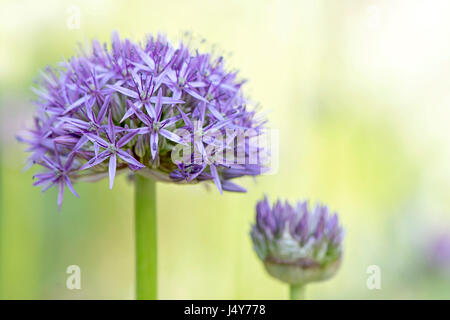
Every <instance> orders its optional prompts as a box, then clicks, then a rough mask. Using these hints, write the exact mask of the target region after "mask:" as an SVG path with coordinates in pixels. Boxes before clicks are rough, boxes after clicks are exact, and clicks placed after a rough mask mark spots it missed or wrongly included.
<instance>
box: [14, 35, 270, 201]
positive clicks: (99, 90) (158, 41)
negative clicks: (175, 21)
mask: <svg viewBox="0 0 450 320" xmlns="http://www.w3.org/2000/svg"><path fill="white" fill-rule="evenodd" d="M242 85H243V81H238V80H237V74H236V72H227V71H226V70H225V68H224V62H223V59H222V57H219V58H213V57H212V56H211V55H210V54H203V53H199V52H198V51H192V50H191V49H189V48H188V47H187V46H185V45H184V44H183V43H180V45H179V46H178V47H173V46H172V45H171V44H170V43H169V42H168V41H167V40H166V39H165V38H164V37H163V36H158V37H156V38H154V37H151V36H149V37H148V38H147V40H146V42H145V43H144V44H143V45H141V44H138V43H133V42H132V41H130V40H128V39H124V40H123V39H120V38H119V36H118V35H117V34H116V33H114V34H113V37H112V47H111V49H108V48H107V46H106V44H104V45H101V44H100V43H99V42H98V41H93V43H92V51H91V52H90V53H89V54H82V55H80V56H77V57H72V58H71V59H70V60H69V61H62V62H60V63H59V64H58V66H57V68H53V69H52V68H50V67H48V68H47V69H46V71H45V72H42V74H41V79H40V81H39V83H38V87H37V88H33V90H34V92H35V93H36V95H37V97H38V98H37V101H36V104H37V106H38V110H37V112H36V114H35V116H34V127H33V128H32V129H30V130H28V131H27V132H26V135H25V136H21V137H19V140H20V141H22V142H25V143H27V144H28V145H29V148H28V151H30V152H32V155H31V157H30V163H31V164H39V165H41V166H42V167H44V168H45V172H43V173H39V174H37V175H36V176H35V178H36V181H35V183H34V185H37V186H43V187H44V190H47V189H48V188H50V187H52V186H58V187H59V197H58V205H59V206H61V203H62V199H63V192H64V188H65V186H67V187H68V188H69V189H70V190H71V191H72V193H74V194H75V195H77V194H76V192H75V190H74V189H73V186H72V181H76V180H81V179H84V180H93V181H95V180H97V179H100V178H103V177H105V176H108V175H109V183H110V188H112V186H113V183H114V178H115V176H116V172H118V171H124V170H128V169H129V170H131V171H133V172H136V173H139V174H142V175H145V176H150V177H152V178H154V179H158V180H163V181H170V182H177V183H195V182H199V181H205V180H210V181H213V182H214V183H215V184H216V186H217V188H218V189H219V191H220V192H222V190H228V191H237V192H243V191H245V189H243V188H242V187H240V186H238V185H236V184H234V183H233V182H231V181H230V179H231V178H235V177H239V176H244V175H258V174H260V173H261V170H262V165H260V163H258V162H257V163H250V162H249V161H246V159H247V158H248V157H249V152H244V157H243V161H241V162H239V163H236V162H231V163H230V162H228V163H226V164H224V163H222V162H218V161H214V159H215V158H214V157H211V146H215V147H216V148H215V149H214V148H213V149H214V150H216V153H225V152H228V153H230V152H231V153H233V152H235V151H236V150H235V149H236V145H235V144H233V143H228V144H226V145H224V144H223V143H222V144H220V143H221V142H218V140H216V139H215V138H214V135H217V134H222V135H225V133H226V132H227V133H229V132H230V131H231V132H234V136H233V135H231V137H232V138H231V139H228V140H227V141H228V142H230V141H229V140H232V141H231V142H233V141H235V140H238V139H239V138H240V136H239V135H240V134H243V132H245V130H247V129H250V130H252V135H253V136H258V135H259V134H260V133H261V132H262V131H263V130H264V124H265V121H264V119H260V118H259V117H257V115H256V112H255V111H254V110H253V111H252V110H249V108H248V107H247V104H248V101H247V100H246V98H245V97H244V95H243V92H242ZM178 132H183V134H178ZM207 133H208V139H200V140H198V139H196V140H195V142H194V136H196V137H198V135H200V137H203V136H205V137H206V134H207ZM244 141H246V142H244V144H246V143H247V144H248V141H249V140H248V139H247V140H245V139H244ZM219 144H220V148H218V147H217V146H218V145H219ZM177 145H182V146H190V147H191V148H192V150H193V151H192V157H194V155H195V157H196V159H195V160H196V161H192V160H193V159H192V157H189V156H188V157H187V158H186V155H184V156H185V157H184V158H183V159H187V160H184V161H173V159H172V157H171V150H172V149H173V148H174V147H175V146H177ZM184 150H185V149H184ZM207 150H208V152H209V153H208V152H207ZM217 150H219V151H217ZM199 157H200V161H198V158H199ZM205 159H206V160H205Z"/></svg>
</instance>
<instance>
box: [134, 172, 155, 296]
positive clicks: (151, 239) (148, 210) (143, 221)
mask: <svg viewBox="0 0 450 320" xmlns="http://www.w3.org/2000/svg"><path fill="white" fill-rule="evenodd" d="M134 201H135V232H136V233H135V236H136V299H138V300H156V299H157V292H158V287H157V285H158V277H157V265H158V263H157V262H158V260H157V253H158V251H157V244H158V242H157V217H156V182H155V181H154V180H151V179H147V178H145V177H142V176H141V175H139V174H136V175H135V191H134Z"/></svg>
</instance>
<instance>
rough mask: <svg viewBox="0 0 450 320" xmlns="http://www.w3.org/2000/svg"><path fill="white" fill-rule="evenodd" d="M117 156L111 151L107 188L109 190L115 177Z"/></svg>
mask: <svg viewBox="0 0 450 320" xmlns="http://www.w3.org/2000/svg"><path fill="white" fill-rule="evenodd" d="M116 166H117V158H116V155H115V154H114V153H113V154H111V156H110V157H109V170H108V172H109V189H110V190H111V189H112V187H113V185H114V178H115V177H116Z"/></svg>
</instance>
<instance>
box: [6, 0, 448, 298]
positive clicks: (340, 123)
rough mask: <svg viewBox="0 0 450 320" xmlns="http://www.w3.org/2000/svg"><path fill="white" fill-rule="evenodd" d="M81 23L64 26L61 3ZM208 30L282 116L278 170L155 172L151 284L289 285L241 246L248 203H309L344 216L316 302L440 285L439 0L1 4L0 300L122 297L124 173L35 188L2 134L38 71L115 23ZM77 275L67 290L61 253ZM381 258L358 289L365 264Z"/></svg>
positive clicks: (442, 48) (17, 119) (444, 106)
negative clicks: (435, 263) (335, 263)
mask: <svg viewBox="0 0 450 320" xmlns="http://www.w3.org/2000/svg"><path fill="white" fill-rule="evenodd" d="M72 6H75V9H77V8H78V9H79V12H80V28H79V29H74V30H71V29H69V28H68V26H67V22H68V19H69V17H70V14H71V12H74V11H70V10H71V9H70V8H71V7H72ZM113 30H118V31H119V32H120V33H121V35H122V36H126V37H131V38H132V39H133V40H141V39H143V38H144V35H145V34H146V33H157V32H159V31H160V32H163V33H166V34H167V35H168V36H169V37H170V38H171V39H172V40H174V41H178V40H179V39H180V37H181V35H182V33H183V32H185V31H190V32H192V33H193V34H195V35H198V36H199V37H204V38H205V39H207V43H208V45H210V46H211V47H212V46H215V47H216V48H217V50H219V51H220V52H223V54H224V55H226V57H227V65H228V66H230V68H237V69H239V70H240V74H241V76H242V77H245V78H247V79H248V80H249V82H248V84H247V87H246V90H247V93H248V94H249V95H250V96H251V97H252V98H253V99H254V100H256V101H259V102H260V104H261V105H262V107H263V110H265V111H267V112H268V117H269V120H270V122H269V124H270V126H271V127H273V128H275V129H278V130H280V160H279V170H278V172H277V174H275V175H269V176H262V177H259V178H257V179H255V180H252V179H242V180H241V182H242V183H243V184H244V185H245V186H246V187H247V188H248V190H249V192H248V193H247V194H244V195H243V194H230V193H227V194H224V195H223V196H220V195H219V193H218V192H217V190H215V189H214V187H213V186H209V187H210V188H205V187H204V186H189V187H185V186H173V185H165V184H159V185H158V215H159V222H158V224H159V226H158V227H159V270H160V277H159V286H160V298H162V299H197V298H205V299H209V298H211V299H229V298H230V299H285V298H287V288H286V286H284V285H283V284H281V283H279V282H277V281H276V280H273V279H271V278H270V277H269V276H268V275H267V274H266V273H265V271H264V270H263V268H262V265H261V264H260V262H259V261H258V259H257V258H256V255H255V254H254V253H253V250H252V247H251V242H250V238H249V236H248V231H249V228H250V223H251V222H252V221H253V217H254V204H255V201H256V200H258V199H260V198H261V197H262V196H263V194H264V193H266V194H268V195H269V197H270V198H271V199H275V198H276V197H282V198H288V199H291V200H296V199H305V198H306V199H311V200H312V201H315V200H320V201H323V202H325V203H327V204H329V205H330V206H331V208H332V209H334V210H337V211H338V212H339V213H340V216H341V218H342V222H343V224H344V226H345V228H346V230H347V236H346V238H345V242H344V246H345V254H344V260H343V265H342V267H341V270H340V271H339V273H338V274H337V276H336V277H334V278H333V279H331V280H330V281H327V282H323V283H318V284H312V285H310V286H309V287H308V288H307V295H308V297H309V298H312V299H320V298H321V299H334V298H337V299H351V298H358V299H359V298H367V299H379V298H386V299H391V298H450V280H449V277H448V276H445V274H438V273H434V272H432V270H429V269H427V268H426V267H425V266H424V260H425V257H424V249H423V248H424V247H425V246H426V245H427V243H428V241H429V237H430V235H432V234H434V233H435V232H441V231H444V232H445V231H447V232H450V228H449V223H450V220H449V214H450V197H449V191H448V190H449V185H450V143H449V139H450V138H449V137H450V135H449V129H448V128H449V125H448V122H449V120H450V112H449V107H450V105H449V104H450V94H449V90H448V88H449V85H450V61H449V56H450V41H449V40H448V39H449V38H450V37H449V36H450V3H449V2H448V1H447V0H433V1H425V0H424V1H422V0H408V1H406V0H404V1H401V0H377V1H375V0H339V1H335V0H310V1H308V0H268V1H263V0H254V1H243V0H229V1H213V0H208V1H206V0H203V1H200V0H190V1H170V0H168V1H106V0H104V1H99V0H89V1H56V0H54V1H50V0H44V1H31V0H30V1H12V0H11V1H9V0H8V1H5V0H2V1H0V112H1V114H0V121H1V146H2V150H1V179H2V180H1V181H2V183H1V199H0V201H1V212H0V239H1V243H0V245H1V246H0V259H1V260H0V297H1V298H6V299H11V298H25V299H34V298H45V299H52V298H64V299H77V298H87V299H97V298H101V299H102V298H114V299H116V298H126V299H130V298H133V290H134V285H133V281H134V265H133V263H134V253H133V243H134V242H133V188H132V185H131V184H130V183H129V181H128V180H127V179H126V177H125V176H123V177H122V178H120V179H119V180H118V181H117V183H116V184H115V186H114V189H113V190H112V191H109V190H108V187H107V181H102V182H99V183H96V184H88V183H80V184H78V185H76V186H75V187H76V189H77V190H78V192H79V194H80V196H81V199H76V198H75V197H74V196H72V195H71V194H70V193H66V196H65V199H64V204H63V209H62V210H61V212H59V213H58V212H57V206H56V192H55V191H54V190H53V191H50V192H48V193H46V194H41V193H40V190H39V189H38V188H34V187H32V186H31V183H32V180H31V177H32V175H33V172H34V171H35V169H32V170H29V171H27V172H25V173H24V172H22V168H23V166H24V162H25V159H26V156H27V155H26V154H25V153H24V152H23V149H24V146H22V145H19V144H18V143H17V142H15V140H14V135H15V134H16V133H17V131H18V130H20V128H21V127H23V126H24V125H25V124H27V123H29V119H30V117H31V114H32V112H33V110H34V107H33V105H32V104H31V102H30V100H31V99H32V95H31V93H30V90H29V88H30V86H31V85H32V80H33V78H34V77H36V76H37V75H38V71H39V70H40V69H42V68H43V67H44V66H45V65H47V64H51V65H54V64H55V63H56V62H57V61H58V60H59V59H60V58H62V57H66V58H68V57H70V56H71V55H72V54H73V52H74V50H75V49H76V46H77V43H81V44H83V45H84V44H87V43H89V41H90V40H91V39H93V38H98V39H100V40H102V41H109V36H110V33H111V31H113ZM72 264H76V265H79V266H80V267H81V272H82V289H81V290H79V291H77V290H73V291H70V290H67V289H66V286H65V282H66V277H67V275H66V273H65V271H66V268H67V266H69V265H72ZM370 265H378V266H379V267H380V268H381V277H382V278H381V279H382V280H381V286H382V287H381V290H368V289H367V287H366V280H367V278H368V274H367V273H366V270H367V267H368V266H370Z"/></svg>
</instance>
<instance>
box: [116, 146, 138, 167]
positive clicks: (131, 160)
mask: <svg viewBox="0 0 450 320" xmlns="http://www.w3.org/2000/svg"><path fill="white" fill-rule="evenodd" d="M117 155H118V156H119V157H120V159H122V160H123V161H125V162H127V163H129V164H131V165H133V166H136V167H138V168H144V167H145V166H144V165H143V164H142V163H140V162H139V161H137V160H136V159H135V158H133V157H132V156H131V155H129V154H128V153H126V152H125V151H123V150H117Z"/></svg>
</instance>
